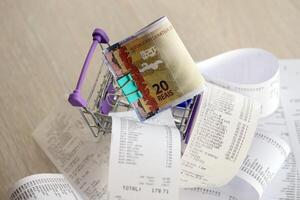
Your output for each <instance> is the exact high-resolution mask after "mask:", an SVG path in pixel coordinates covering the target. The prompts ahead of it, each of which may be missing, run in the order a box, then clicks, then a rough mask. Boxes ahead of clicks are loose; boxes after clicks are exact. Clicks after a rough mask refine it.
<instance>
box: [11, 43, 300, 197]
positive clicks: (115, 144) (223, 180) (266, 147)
mask: <svg viewBox="0 0 300 200" xmlns="http://www.w3.org/2000/svg"><path fill="white" fill-rule="evenodd" d="M279 64H280V67H279ZM279 64H278V61H277V59H276V58H275V57H274V56H273V55H271V54H270V53H268V52H266V51H264V50H260V49H241V50H236V51H232V52H228V53H225V54H221V55H219V56H216V57H213V58H211V59H209V60H206V61H203V62H200V63H198V67H199V70H200V71H201V73H202V74H203V76H204V77H205V79H206V80H207V83H206V84H205V89H204V92H203V93H202V94H201V97H200V103H199V107H198V109H197V112H196V114H195V116H193V120H192V129H191V131H190V132H189V134H188V136H187V137H188V140H185V141H184V140H183V138H182V137H181V135H180V132H179V131H178V129H177V128H176V125H175V123H174V118H173V116H172V112H171V110H170V109H167V110H165V111H163V112H161V113H160V114H158V115H156V116H154V117H153V118H151V119H149V120H146V121H145V122H140V121H139V120H138V118H137V116H136V114H135V112H133V111H128V112H115V113H110V116H111V117H112V131H111V134H107V135H103V136H101V137H100V138H93V137H92V136H91V134H90V133H89V129H88V127H86V126H85V124H84V121H83V120H82V119H81V118H80V114H79V113H77V111H76V110H75V111H74V110H73V109H72V108H69V107H68V106H67V105H63V106H60V107H59V108H57V109H56V110H55V111H53V112H52V113H51V114H50V115H49V116H48V117H47V118H46V119H45V121H44V122H43V123H42V124H41V125H40V126H39V127H38V128H37V129H36V131H35V132H34V134H33V136H34V138H35V140H36V141H37V143H38V144H39V145H40V146H41V148H42V149H43V150H44V152H45V153H46V154H47V156H48V157H49V158H50V159H51V161H52V162H53V163H54V164H55V166H56V167H57V168H58V170H59V171H60V172H61V173H62V174H63V175H62V174H37V175H33V176H30V177H26V178H24V179H22V180H20V181H19V182H17V183H16V184H15V185H14V186H13V187H12V189H11V191H10V193H9V199H10V200H15V199H26V200H27V199H28V200H31V199H45V200H48V199H51V200H58V199H66V200H73V199H74V200H75V199H78V200H81V199H92V200H100V199H101V200H108V199H109V200H140V199H142V200H178V199H180V200H198V199H201V200H256V199H257V200H258V199H263V200H268V199H272V200H273V199H274V200H275V199H278V200H280V199H287V200H294V199H300V178H299V175H298V171H299V170H300V166H299V165H300V163H299V161H297V160H298V159H299V158H300V154H299V149H300V144H299V143H300V142H299V141H300V134H299V124H300V123H299V121H300V117H299V116H300V115H299V112H298V111H299V108H300V107H299V106H300V101H299V98H298V97H297V95H298V94H299V92H298V93H296V92H295V90H297V87H294V84H299V83H300V82H299V81H300V78H299V77H300V75H299V74H300V70H299V69H300V61H282V62H280V63H279ZM296 66H297V67H298V68H299V69H298V68H297V67H296ZM279 68H280V70H279ZM280 76H281V77H282V78H281V81H282V83H283V84H282V85H283V87H282V88H281V89H280V84H279V82H280V78H279V77H280ZM290 76H292V77H293V78H291V81H292V82H293V85H292V86H291V85H290V80H289V77H290ZM283 78H284V79H283ZM296 82H297V83H296ZM280 91H281V92H282V94H286V95H285V96H287V97H288V99H285V98H284V97H282V95H280ZM280 96H281V100H280ZM294 106H298V107H297V108H298V109H295V107H294ZM296 112H298V114H297V113H296ZM290 138H292V140H290ZM290 144H291V146H292V148H290ZM296 163H297V164H296ZM297 165H298V167H297Z"/></svg>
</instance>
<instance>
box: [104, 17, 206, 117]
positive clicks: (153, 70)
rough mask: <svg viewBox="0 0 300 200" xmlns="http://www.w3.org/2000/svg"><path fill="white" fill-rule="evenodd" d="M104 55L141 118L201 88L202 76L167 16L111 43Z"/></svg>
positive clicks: (191, 94)
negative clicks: (121, 39) (123, 38)
mask: <svg viewBox="0 0 300 200" xmlns="http://www.w3.org/2000/svg"><path fill="white" fill-rule="evenodd" d="M104 55H105V57H106V59H107V60H108V62H109V64H110V70H111V72H112V74H113V75H114V77H115V79H116V81H117V83H118V85H119V87H120V88H121V89H122V92H123V94H124V95H125V96H126V97H127V100H128V101H129V103H131V104H132V106H133V107H134V108H135V110H136V111H137V113H138V115H139V118H140V119H141V120H145V119H147V118H149V117H151V116H153V115H155V114H156V113H158V112H159V111H161V110H162V109H165V108H167V107H170V106H173V105H176V104H178V103H180V102H182V101H184V100H186V99H188V98H191V97H192V96H194V95H196V94H198V93H200V92H201V91H202V89H203V83H204V79H203V77H202V76H201V74H200V72H199V71H198V70H197V67H196V65H195V63H194V61H193V59H192V57H191V56H190V54H189V53H188V51H187V49H186V48H185V46H184V44H183V43H182V41H181V40H180V38H179V36H178V35H177V33H176V31H175V29H174V27H173V25H172V24H171V23H170V21H169V20H168V18H167V17H162V18H160V19H158V20H156V21H154V22H152V23H151V24H149V25H148V26H146V27H144V28H143V29H141V30H140V31H138V32H137V33H135V34H134V35H132V36H130V37H128V38H126V39H125V40H123V41H121V42H118V43H116V44H114V45H112V46H110V47H109V48H107V49H106V50H104Z"/></svg>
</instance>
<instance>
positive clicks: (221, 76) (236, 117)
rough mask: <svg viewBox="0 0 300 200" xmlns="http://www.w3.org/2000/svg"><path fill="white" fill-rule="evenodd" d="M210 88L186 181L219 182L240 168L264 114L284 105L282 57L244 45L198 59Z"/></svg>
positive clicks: (190, 148) (191, 143) (187, 158)
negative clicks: (209, 57)
mask: <svg viewBox="0 0 300 200" xmlns="http://www.w3.org/2000/svg"><path fill="white" fill-rule="evenodd" d="M198 67H199V70H200V71H201V73H202V74H203V76H204V77H205V79H206V81H207V83H206V84H205V89H204V92H203V93H202V94H201V100H200V106H199V109H198V111H197V114H196V115H195V117H194V120H193V128H192V129H191V131H190V135H189V140H188V143H187V145H186V148H185V150H184V151H183V156H182V166H181V177H180V178H181V179H180V180H181V186H182V187H185V188H187V187H198V186H204V187H208V186H209V187H219V186H222V185H225V184H227V183H228V182H229V181H230V180H231V179H232V178H233V177H234V176H235V175H236V174H237V173H238V171H239V168H240V167H241V165H242V163H243V161H244V159H245V158H246V156H247V153H248V151H249V149H250V146H251V144H252V142H253V138H254V135H255V133H256V131H257V130H256V126H257V123H258V122H259V119H260V118H262V117H267V116H268V115H270V114H272V113H273V112H274V111H275V110H276V109H277V107H278V105H279V67H278V61H277V59H276V58H275V57H274V56H273V55H272V54H270V53H268V52H266V51H264V50H261V49H241V50H235V51H231V52H228V53H224V54H221V55H219V56H216V57H213V58H211V59H208V60H205V61H203V62H200V63H198Z"/></svg>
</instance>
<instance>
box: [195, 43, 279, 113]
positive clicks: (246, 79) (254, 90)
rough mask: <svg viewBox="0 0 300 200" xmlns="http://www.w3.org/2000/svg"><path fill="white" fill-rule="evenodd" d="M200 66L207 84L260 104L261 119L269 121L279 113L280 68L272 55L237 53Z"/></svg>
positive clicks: (243, 50) (248, 50) (253, 51)
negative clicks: (215, 85)
mask: <svg viewBox="0 0 300 200" xmlns="http://www.w3.org/2000/svg"><path fill="white" fill-rule="evenodd" d="M197 65H198V69H199V70H200V71H201V73H202V74H203V76H204V77H205V79H206V80H207V81H209V82H212V83H214V84H217V85H219V86H221V87H224V88H226V89H229V90H232V91H235V92H237V93H241V94H244V95H246V96H249V97H252V98H254V99H255V100H257V101H258V102H259V103H261V105H262V107H261V117H266V116H268V115H270V114H272V113H273V112H274V111H275V110H276V109H277V107H278V105H279V91H280V86H279V64H278V60H277V58H276V57H275V56H273V55H272V54H271V53H269V52H267V51H265V50H262V49H252V48H249V49H238V50H234V51H230V52H226V53H223V54H220V55H218V56H215V57H212V58H210V59H208V60H205V61H203V62H199V63H198V64H197Z"/></svg>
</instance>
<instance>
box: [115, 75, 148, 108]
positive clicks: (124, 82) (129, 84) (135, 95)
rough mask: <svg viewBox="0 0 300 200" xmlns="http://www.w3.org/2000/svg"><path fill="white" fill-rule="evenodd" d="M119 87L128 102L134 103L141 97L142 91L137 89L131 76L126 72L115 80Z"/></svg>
mask: <svg viewBox="0 0 300 200" xmlns="http://www.w3.org/2000/svg"><path fill="white" fill-rule="evenodd" d="M117 83H118V85H119V87H120V88H121V90H122V92H123V94H124V95H125V96H126V98H127V100H128V102H129V103H134V102H136V101H137V100H138V99H140V98H142V97H143V95H142V93H141V92H140V91H139V90H138V88H137V86H136V84H135V82H134V80H133V79H132V76H131V75H130V74H127V75H125V76H123V77H121V78H119V79H118V80H117Z"/></svg>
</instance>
